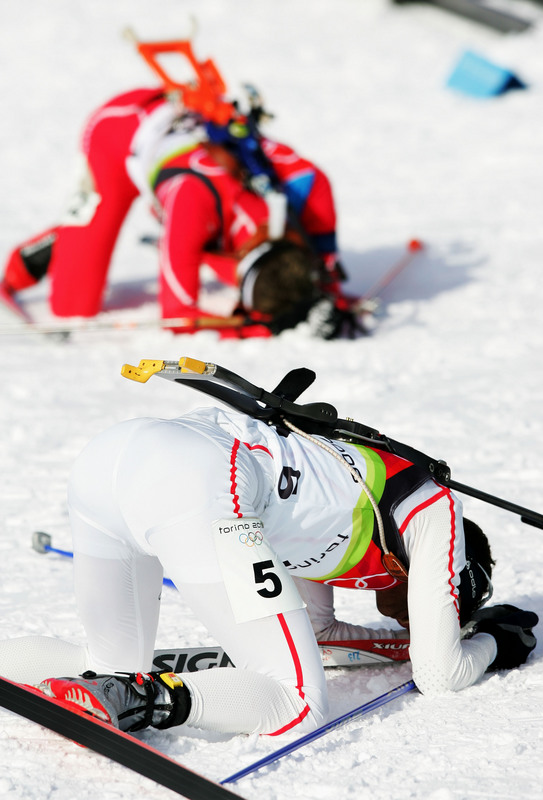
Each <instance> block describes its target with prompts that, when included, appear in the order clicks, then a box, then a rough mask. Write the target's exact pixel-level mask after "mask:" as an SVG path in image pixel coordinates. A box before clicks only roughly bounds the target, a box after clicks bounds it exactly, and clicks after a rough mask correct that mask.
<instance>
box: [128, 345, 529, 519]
mask: <svg viewBox="0 0 543 800" xmlns="http://www.w3.org/2000/svg"><path fill="white" fill-rule="evenodd" d="M121 375H122V376H123V377H124V378H129V379H130V380H133V381H137V382H139V383H146V382H147V381H148V380H149V378H150V377H151V376H153V375H158V376H159V377H161V378H166V379H167V380H171V381H174V382H175V383H179V384H185V385H186V386H190V387H192V388H193V389H197V390H198V391H201V392H203V393H204V394H207V395H210V396H211V397H214V398H215V399H217V400H220V401H221V402H222V403H225V404H226V405H228V406H230V407H231V408H233V409H235V410H236V411H241V412H242V413H244V414H248V415H249V416H250V417H253V418H254V419H258V420H261V421H262V422H265V423H266V424H268V425H273V426H275V427H277V428H278V429H279V430H282V431H283V432H284V433H285V435H287V434H288V429H287V428H286V427H285V425H284V421H285V420H287V421H288V422H290V423H292V424H294V425H295V426H296V427H298V428H300V430H302V431H304V432H305V433H308V434H313V435H317V436H327V437H328V438H330V439H336V440H338V441H342V442H349V443H352V444H362V445H365V446H367V447H372V448H375V449H377V450H385V451H387V452H389V453H393V454H394V455H397V456H400V457H401V458H405V459H406V460H407V461H410V462H411V463H413V464H416V466H418V467H420V468H422V469H423V470H425V471H426V472H427V473H428V476H429V477H431V478H433V479H434V480H435V481H437V483H439V484H441V485H442V486H447V487H449V488H450V489H453V490H454V491H458V492H461V493H463V494H467V495H469V496H470V497H474V498H476V499H478V500H482V501H483V502H485V503H489V504H491V505H495V506H498V507H499V508H503V509H505V510H506V511H511V512H512V513H513V514H518V515H519V516H520V518H521V521H522V522H524V523H526V524H528V525H533V526H535V527H536V528H542V529H543V514H539V513H537V512H536V511H530V509H527V508H523V507H522V506H519V505H516V504H515V503H511V502H509V501H507V500H503V499H501V498H499V497H495V496H494V495H490V494H487V493H486V492H481V491H479V490H478V489H473V488H471V487H470V486H466V485H465V484H463V483H459V482H458V481H455V480H453V479H452V478H451V470H450V468H449V466H448V465H447V463H446V462H445V461H443V460H441V459H435V458H431V457H430V456H427V455H425V454H424V453H422V452H421V451H420V450H416V449H415V448H413V447H411V446H409V445H406V444H402V443H401V442H398V441H396V440H394V439H391V438H390V437H388V436H385V435H384V434H382V433H379V431H378V430H376V429H375V428H370V427H368V426H367V425H364V424H362V423H360V422H356V421H355V420H353V419H349V418H346V419H341V418H339V417H338V412H337V410H336V409H335V407H334V406H333V405H331V404H330V403H325V402H315V403H305V404H303V405H301V404H299V403H296V402H295V401H296V400H297V399H298V397H299V396H300V395H301V394H302V393H303V392H304V391H305V390H306V389H307V388H309V386H311V384H312V383H313V381H314V380H315V378H316V374H315V372H313V370H310V369H307V368H305V367H301V368H299V369H294V370H291V371H290V372H288V373H287V374H286V375H285V377H284V378H283V379H282V380H281V381H280V382H279V384H278V385H277V386H276V387H275V389H274V390H273V391H272V392H269V391H267V390H266V389H262V388H260V387H258V386H255V385H254V384H253V383H250V382H249V381H247V380H245V378H242V377H241V376H240V375H237V374H236V373H235V372H232V371H230V370H229V369H226V368H225V367H221V366H219V365H218V364H211V363H208V362H204V361H198V360H197V359H194V358H189V357H187V356H184V357H183V358H180V359H179V361H159V360H150V359H142V360H141V361H140V363H139V365H138V366H137V367H133V366H131V365H130V364H125V365H124V366H123V367H122V369H121Z"/></svg>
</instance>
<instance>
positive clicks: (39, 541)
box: [32, 531, 175, 588]
mask: <svg viewBox="0 0 543 800" xmlns="http://www.w3.org/2000/svg"><path fill="white" fill-rule="evenodd" d="M52 541H53V539H52V536H51V534H50V533H44V531H34V533H33V534H32V547H33V548H34V550H35V551H36V552H37V553H56V554H57V555H59V556H65V557H66V558H73V557H74V554H73V553H72V551H71V550H59V548H58V547H53V545H52ZM162 583H163V584H164V586H173V587H174V588H175V584H174V582H173V581H172V580H170V579H169V578H164V579H163V581H162Z"/></svg>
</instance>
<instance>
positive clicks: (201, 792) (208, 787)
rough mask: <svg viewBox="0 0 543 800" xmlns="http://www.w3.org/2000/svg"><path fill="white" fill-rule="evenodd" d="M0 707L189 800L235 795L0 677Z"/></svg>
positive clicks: (142, 745)
mask: <svg viewBox="0 0 543 800" xmlns="http://www.w3.org/2000/svg"><path fill="white" fill-rule="evenodd" d="M0 705H1V706H3V707H4V708H5V709H7V710H8V711H11V712H13V713H15V714H18V715H19V716H21V717H25V718H26V719H28V720H30V721H32V722H36V723H37V724H38V725H42V726H43V727H44V728H47V729H48V730H50V731H53V732H54V733H58V734H59V735H60V736H64V737H66V738H67V739H71V740H72V741H73V742H76V743H77V744H79V745H82V746H83V747H88V748H89V749H90V750H93V751H94V752H95V753H99V754H100V755H103V756H106V758H109V759H110V760H111V761H115V762H117V763H118V764H122V765H123V766H125V767H128V768H129V769H131V770H133V771H134V772H137V773H138V774H139V775H142V776H144V777H145V778H149V779H150V780H152V781H154V782H155V783H158V784H159V785H160V786H165V787H166V788H167V789H171V790H172V791H173V792H176V793H177V794H178V795H181V796H182V797H186V798H188V800H229V799H231V798H239V795H237V794H235V793H233V792H231V791H230V790H229V789H225V788H224V787H223V786H220V785H219V784H218V783H215V781H212V780H210V779H209V778H205V777H204V776H203V775H200V774H198V773H197V772H193V771H192V770H190V769H188V768H187V767H184V766H183V765H182V764H179V763H178V762H177V761H174V760H173V759H171V758H169V757H168V756H166V755H164V754H163V753H161V752H160V751H159V750H155V748H153V747H150V746H149V745H147V744H145V742H142V741H141V740H140V739H136V738H135V737H133V736H130V735H129V734H127V733H123V731H120V730H118V729H117V728H114V727H113V726H112V725H108V724H107V723H105V722H102V721H101V720H98V719H96V718H95V717H92V716H90V715H89V714H86V713H85V712H84V711H83V710H81V711H77V710H72V709H71V708H67V707H66V706H65V705H63V704H62V703H60V702H59V701H58V700H55V699H53V698H50V697H46V696H45V695H43V694H41V692H38V691H37V689H33V688H31V687H27V686H23V685H22V684H17V683H13V682H12V681H9V680H7V679H6V678H2V677H0Z"/></svg>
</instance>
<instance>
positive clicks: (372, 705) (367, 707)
mask: <svg viewBox="0 0 543 800" xmlns="http://www.w3.org/2000/svg"><path fill="white" fill-rule="evenodd" d="M416 688H417V687H416V686H415V684H414V682H413V681H407V683H402V684H400V686H397V687H396V688H395V689H391V690H390V691H389V692H385V694H382V695H380V696H379V697H376V698H375V699H374V700H370V701H369V702H368V703H364V704H363V705H361V706H359V707H358V708H355V709H353V710H352V711H348V712H347V713H346V714H342V716H340V717H337V719H334V720H332V721H331V722H328V723H327V724H326V725H322V726H321V727H320V728H317V730H316V731H313V732H312V733H308V734H307V735H306V736H302V737H300V738H299V739H296V741H294V742H291V744H287V745H285V746H284V747H281V748H280V749H279V750H276V751H275V752H273V753H270V754H269V755H267V756H264V758H261V759H260V760H259V761H255V762H254V764H249V766H248V767H245V768H244V769H241V770H239V772H235V773H234V774H233V775H229V776H228V778H224V780H222V781H220V783H221V785H222V784H225V783H235V782H236V781H239V780H240V778H244V777H245V776H246V775H249V774H250V773H251V772H256V771H257V770H259V769H261V768H262V767H265V766H267V765H268V764H273V763H274V762H275V761H278V760H279V759H280V758H282V757H283V756H287V755H289V754H290V753H293V752H294V750H298V749H299V748H300V747H303V746H304V745H306V744H309V743H310V742H314V741H315V739H319V738H320V737H321V736H324V735H325V734H326V733H328V732H329V731H331V730H334V728H339V727H341V726H342V725H345V724H346V723H347V722H350V721H351V720H353V719H356V718H358V717H361V716H363V715H364V714H369V712H370V711H374V710H375V709H376V708H380V707H381V706H384V705H385V704H386V703H390V702H391V701H392V700H395V699H396V698H397V697H400V696H401V695H402V694H406V693H407V692H411V691H413V689H416Z"/></svg>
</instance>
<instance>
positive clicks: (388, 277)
mask: <svg viewBox="0 0 543 800" xmlns="http://www.w3.org/2000/svg"><path fill="white" fill-rule="evenodd" d="M423 249H424V244H423V243H422V242H421V241H420V240H419V239H412V240H411V241H410V242H408V244H407V252H406V253H404V255H403V256H402V257H401V258H400V259H399V260H398V261H397V262H396V263H395V264H393V265H392V267H390V269H389V270H387V272H385V274H384V275H382V276H381V278H379V280H378V281H377V282H376V283H374V285H373V286H372V287H371V288H370V289H368V291H367V292H364V294H363V295H362V297H361V298H360V299H359V300H358V301H357V302H356V303H355V307H356V306H357V305H358V306H360V307H361V308H365V307H367V306H371V305H376V304H377V301H378V299H379V297H380V295H381V293H382V292H383V290H384V289H386V287H387V286H388V285H389V284H391V283H392V281H393V280H395V278H397V276H398V275H399V274H400V272H403V270H404V269H405V268H406V267H407V266H408V265H409V264H410V263H411V262H412V261H413V259H414V258H415V256H416V255H417V254H418V253H420V252H421V250H423Z"/></svg>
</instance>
